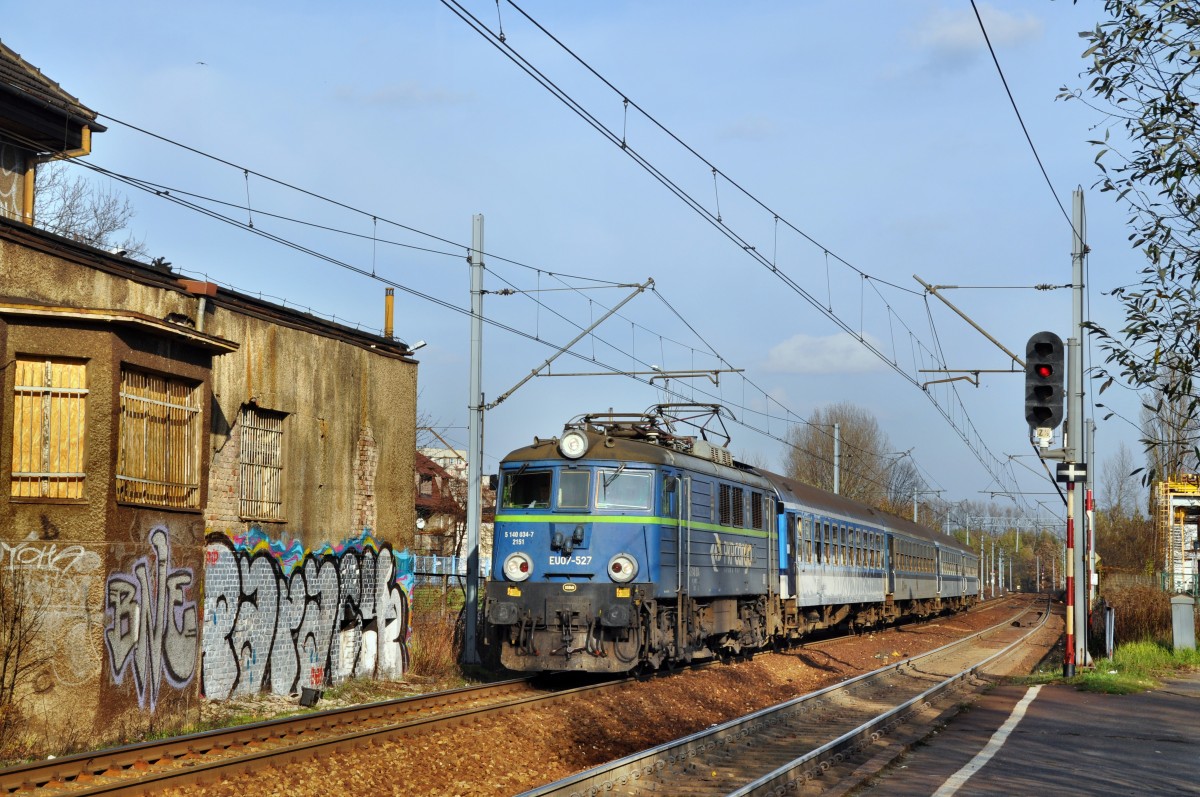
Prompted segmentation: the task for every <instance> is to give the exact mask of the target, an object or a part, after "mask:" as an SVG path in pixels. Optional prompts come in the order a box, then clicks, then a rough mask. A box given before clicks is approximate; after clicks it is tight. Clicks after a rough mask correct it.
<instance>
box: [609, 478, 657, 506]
mask: <svg viewBox="0 0 1200 797" xmlns="http://www.w3.org/2000/svg"><path fill="white" fill-rule="evenodd" d="M653 496H654V474H653V473H651V472H650V471H644V470H643V471H636V470H635V471H630V470H620V469H618V470H604V469H601V470H599V471H597V478H596V506H597V507H603V508H607V509H649V508H650V506H651V502H652V500H653Z"/></svg>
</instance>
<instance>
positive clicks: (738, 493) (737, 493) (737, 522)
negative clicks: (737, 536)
mask: <svg viewBox="0 0 1200 797" xmlns="http://www.w3.org/2000/svg"><path fill="white" fill-rule="evenodd" d="M745 496H746V491H745V490H743V489H742V488H741V487H734V488H733V525H734V527H736V528H739V529H740V528H742V527H743V526H745V525H746V497H745Z"/></svg>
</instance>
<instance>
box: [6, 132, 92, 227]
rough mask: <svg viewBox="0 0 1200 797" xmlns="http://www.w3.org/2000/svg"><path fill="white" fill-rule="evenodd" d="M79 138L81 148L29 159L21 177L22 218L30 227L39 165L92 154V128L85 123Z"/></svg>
mask: <svg viewBox="0 0 1200 797" xmlns="http://www.w3.org/2000/svg"><path fill="white" fill-rule="evenodd" d="M79 138H80V144H81V145H82V146H80V147H79V149H72V150H67V151H66V152H56V153H54V154H52V155H34V156H33V157H32V158H30V159H29V163H28V165H27V166H26V167H25V174H24V175H23V176H22V178H21V179H22V182H23V183H24V185H23V188H24V192H23V193H24V195H23V196H22V198H21V220H22V221H23V222H25V223H26V224H28V225H29V226H30V227H32V226H33V207H34V202H33V192H34V186H35V184H36V181H37V167H38V165H39V164H42V163H49V162H50V161H56V160H63V159H65V158H82V157H83V156H84V155H90V154H92V129H91V128H90V127H88V126H87V125H84V126H83V129H82V130H81V131H80V133H79Z"/></svg>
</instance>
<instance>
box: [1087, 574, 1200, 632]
mask: <svg viewBox="0 0 1200 797" xmlns="http://www.w3.org/2000/svg"><path fill="white" fill-rule="evenodd" d="M1104 599H1105V600H1107V601H1108V603H1109V604H1110V605H1111V606H1112V607H1113V623H1114V629H1113V631H1114V636H1115V637H1116V641H1117V644H1118V645H1124V644H1126V643H1131V642H1170V641H1171V596H1170V595H1169V594H1167V593H1165V592H1163V591H1162V590H1160V589H1158V588H1157V587H1150V586H1145V585H1134V586H1128V587H1120V588H1111V587H1110V588H1108V589H1106V590H1105V591H1104ZM1198 630H1200V624H1198Z"/></svg>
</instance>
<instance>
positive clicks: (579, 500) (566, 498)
mask: <svg viewBox="0 0 1200 797" xmlns="http://www.w3.org/2000/svg"><path fill="white" fill-rule="evenodd" d="M591 477H592V472H591V471H587V470H564V471H559V474H558V506H559V507H560V508H565V509H586V508H587V505H588V483H589V482H590V481H591Z"/></svg>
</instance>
